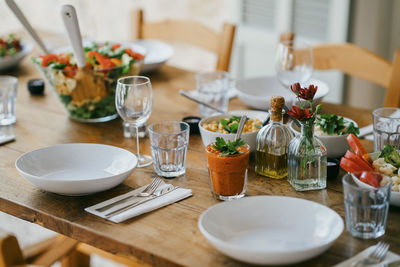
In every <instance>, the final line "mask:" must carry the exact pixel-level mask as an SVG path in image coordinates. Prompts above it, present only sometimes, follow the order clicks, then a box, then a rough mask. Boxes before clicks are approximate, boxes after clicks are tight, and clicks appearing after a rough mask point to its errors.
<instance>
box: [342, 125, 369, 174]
mask: <svg viewBox="0 0 400 267" xmlns="http://www.w3.org/2000/svg"><path fill="white" fill-rule="evenodd" d="M346 139H347V142H348V143H349V146H350V148H351V150H353V151H354V153H355V154H356V155H357V156H360V157H361V158H362V159H363V160H364V161H365V162H367V163H368V164H369V165H370V166H371V165H372V160H371V157H370V155H369V154H368V153H367V151H366V150H365V148H364V147H363V146H362V145H361V143H360V140H358V138H357V137H356V136H355V135H354V134H352V133H351V134H349V135H348V136H347V137H346Z"/></svg>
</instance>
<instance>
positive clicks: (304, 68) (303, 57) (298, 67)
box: [275, 40, 314, 88]
mask: <svg viewBox="0 0 400 267" xmlns="http://www.w3.org/2000/svg"><path fill="white" fill-rule="evenodd" d="M313 65H314V63H313V53H312V48H311V46H309V45H308V44H305V43H302V42H299V41H292V40H290V41H283V42H280V43H279V44H278V47H277V49H276V60H275V70H276V73H277V76H278V80H279V81H280V82H281V84H282V85H283V86H284V87H285V88H289V87H290V86H291V85H292V84H294V83H297V82H298V83H300V84H302V85H303V83H305V82H307V81H308V80H309V79H310V78H311V75H312V72H313Z"/></svg>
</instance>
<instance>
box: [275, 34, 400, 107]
mask: <svg viewBox="0 0 400 267" xmlns="http://www.w3.org/2000/svg"><path fill="white" fill-rule="evenodd" d="M293 38H294V34H293V33H291V32H286V33H282V34H281V36H280V41H288V40H289V41H290V40H293ZM312 50H313V57H314V69H317V70H331V69H336V70H340V71H342V72H344V73H345V74H348V75H350V76H354V77H357V78H361V79H364V80H367V81H370V82H373V83H375V84H378V85H381V86H383V87H385V88H386V95H385V103H384V106H385V107H400V49H398V50H397V51H396V53H395V55H394V59H393V62H389V61H387V60H386V59H384V58H382V57H380V56H378V55H376V54H374V53H372V52H371V51H368V50H366V49H364V48H361V47H359V46H356V45H353V44H350V43H343V44H322V45H316V46H313V47H312ZM295 54H297V53H295ZM298 55H299V56H301V51H299V52H298ZM295 57H296V56H295ZM396 73H398V75H396Z"/></svg>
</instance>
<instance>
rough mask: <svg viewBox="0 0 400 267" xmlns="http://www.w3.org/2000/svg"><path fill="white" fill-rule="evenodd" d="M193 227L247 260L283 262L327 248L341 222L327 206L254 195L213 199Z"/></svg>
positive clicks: (224, 250)
mask: <svg viewBox="0 0 400 267" xmlns="http://www.w3.org/2000/svg"><path fill="white" fill-rule="evenodd" d="M198 227H199V229H200V232H201V233H202V234H203V235H204V237H205V238H206V239H207V240H208V241H209V242H210V243H211V245H212V246H214V247H215V248H216V249H217V250H218V251H220V252H221V253H223V254H226V255H227V256H229V257H232V258H234V259H236V260H239V261H243V262H246V263H252V264H269V265H283V264H293V263H297V262H301V261H305V260H308V259H311V258H313V257H315V256H317V255H319V254H321V253H323V252H324V251H326V250H327V249H328V248H329V247H330V246H331V245H332V243H333V242H334V241H335V240H336V239H337V238H338V237H339V236H340V234H341V233H342V231H343V228H344V224H343V220H342V218H341V217H340V216H339V215H338V214H337V213H336V212H335V211H334V210H332V209H330V208H328V207H326V206H324V205H321V204H319V203H316V202H312V201H309V200H305V199H300V198H292V197H284V196H253V197H245V198H242V199H238V200H234V201H229V202H223V203H219V204H216V205H214V206H212V207H211V208H209V209H208V210H206V211H205V212H203V214H202V215H201V216H200V218H199V222H198Z"/></svg>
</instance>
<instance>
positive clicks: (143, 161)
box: [115, 76, 153, 167]
mask: <svg viewBox="0 0 400 267" xmlns="http://www.w3.org/2000/svg"><path fill="white" fill-rule="evenodd" d="M115 106H116V108H117V111H118V114H119V115H120V116H121V118H122V119H123V120H124V122H126V123H128V124H129V125H130V126H131V127H134V128H135V135H136V147H137V155H136V156H137V157H138V167H145V166H148V165H150V164H151V163H152V162H153V160H152V158H151V157H150V156H149V155H141V154H140V149H139V130H138V128H139V126H141V125H143V124H145V123H146V121H147V120H148V119H149V117H150V114H151V112H152V109H153V90H152V86H151V82H150V79H149V78H147V77H144V76H128V77H124V78H120V79H118V83H117V89H116V92H115Z"/></svg>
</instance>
